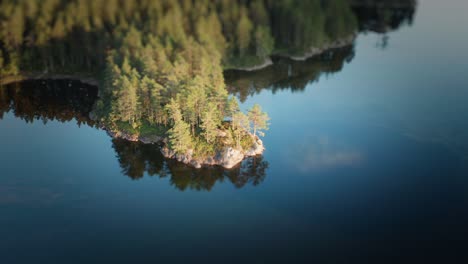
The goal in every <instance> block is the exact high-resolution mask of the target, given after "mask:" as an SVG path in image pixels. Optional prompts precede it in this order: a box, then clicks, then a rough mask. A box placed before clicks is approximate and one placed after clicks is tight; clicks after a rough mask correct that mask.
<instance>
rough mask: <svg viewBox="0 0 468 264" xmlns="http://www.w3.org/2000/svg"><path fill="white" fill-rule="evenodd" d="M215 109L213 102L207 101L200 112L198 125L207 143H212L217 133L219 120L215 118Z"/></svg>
mask: <svg viewBox="0 0 468 264" xmlns="http://www.w3.org/2000/svg"><path fill="white" fill-rule="evenodd" d="M216 110H217V109H216V105H215V104H214V103H208V104H207V105H206V107H205V109H204V111H203V113H202V118H201V120H202V123H201V125H200V127H201V128H202V129H203V136H204V137H205V140H206V142H208V143H213V142H214V140H215V139H216V136H217V134H218V124H219V120H218V119H217V115H216Z"/></svg>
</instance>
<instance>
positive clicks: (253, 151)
mask: <svg viewBox="0 0 468 264" xmlns="http://www.w3.org/2000/svg"><path fill="white" fill-rule="evenodd" d="M263 151H265V147H264V146H263V141H262V140H260V139H259V138H258V137H256V139H255V141H254V143H253V145H252V147H251V148H250V149H249V150H247V151H246V152H245V156H247V157H251V156H257V155H261V154H263Z"/></svg>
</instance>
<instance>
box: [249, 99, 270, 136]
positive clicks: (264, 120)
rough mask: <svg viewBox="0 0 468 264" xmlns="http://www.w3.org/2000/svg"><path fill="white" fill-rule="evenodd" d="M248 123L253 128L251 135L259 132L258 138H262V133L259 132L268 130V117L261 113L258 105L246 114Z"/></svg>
mask: <svg viewBox="0 0 468 264" xmlns="http://www.w3.org/2000/svg"><path fill="white" fill-rule="evenodd" d="M248 118H249V122H250V123H251V124H252V128H253V135H254V136H256V135H257V131H258V132H259V133H258V134H259V136H263V132H261V130H268V126H269V124H268V120H270V118H269V117H268V115H267V113H265V112H262V108H261V107H260V105H258V104H255V105H254V106H253V107H252V108H251V109H250V110H249V112H248Z"/></svg>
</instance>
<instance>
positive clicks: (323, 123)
mask: <svg viewBox="0 0 468 264" xmlns="http://www.w3.org/2000/svg"><path fill="white" fill-rule="evenodd" d="M467 9H468V5H467V4H466V3H465V2H464V1H456V0H452V1H447V2H445V1H443V2H442V1H436V0H427V1H420V2H419V5H418V9H417V13H416V14H415V16H414V18H413V23H412V24H411V25H407V24H404V25H401V26H400V27H399V28H398V29H395V30H393V31H390V32H387V33H385V34H381V33H380V34H377V33H373V32H368V33H361V34H360V35H359V36H358V38H357V40H356V43H355V45H354V47H351V48H345V49H342V50H337V51H333V52H329V53H327V54H325V55H323V56H321V57H320V58H315V59H312V60H309V61H307V62H291V61H287V60H284V59H276V62H277V64H276V65H275V66H273V67H271V68H268V69H265V70H262V71H259V72H256V73H240V72H228V73H226V79H227V80H228V82H229V86H230V89H231V91H232V92H233V93H235V94H236V95H238V96H239V98H241V100H242V101H243V104H242V107H243V108H247V107H250V106H251V105H253V104H254V103H259V104H261V105H262V106H263V108H264V109H265V110H266V111H267V112H268V113H269V115H270V117H271V128H270V130H269V131H268V132H267V135H266V137H265V139H264V143H265V145H266V146H267V151H266V152H265V155H264V157H263V158H257V159H250V160H247V161H245V162H244V163H243V165H242V167H241V168H238V169H236V170H234V171H226V170H223V169H221V168H215V169H204V170H202V171H198V170H194V169H190V168H187V167H185V166H182V165H180V164H177V163H175V162H173V161H166V160H164V159H163V158H162V156H161V155H160V154H159V152H158V151H157V148H155V147H154V146H145V145H142V144H139V143H129V142H126V141H122V140H113V139H111V138H110V137H109V136H108V135H107V134H106V133H105V132H104V131H102V130H99V129H98V128H95V127H94V124H93V122H92V121H90V120H89V119H88V118H87V113H88V112H89V110H90V109H91V107H92V103H93V102H94V99H95V97H96V96H97V91H96V90H95V89H94V88H93V87H89V86H86V85H83V84H81V83H78V82H74V81H55V82H50V81H49V82H25V83H22V84H16V85H9V86H8V87H3V89H2V90H0V93H3V94H2V96H1V98H3V99H5V98H8V102H9V103H8V104H7V107H5V104H3V105H2V107H3V108H0V111H1V112H3V111H4V113H3V118H2V119H1V120H0V237H1V239H0V262H1V263H33V262H36V263H108V262H117V261H131V262H134V263H138V262H140V261H145V262H146V261H151V262H153V263H154V262H156V261H160V262H161V263H165V262H169V261H171V262H178V261H185V260H186V261H191V262H195V261H201V260H203V261H208V262H218V263H228V262H236V263H238V262H254V263H263V262H267V263H268V262H274V261H283V262H286V261H287V262H288V263H289V262H290V263H297V262H306V263H312V261H314V260H316V261H318V262H317V263H328V262H332V263H335V262H344V263H349V262H354V261H358V260H359V261H365V260H369V259H373V260H374V261H377V262H382V261H384V260H388V261H401V260H406V261H409V260H415V259H416V258H417V259H419V257H423V256H426V257H427V256H429V255H439V256H442V255H444V256H451V257H452V258H456V257H458V256H459V254H461V253H463V250H462V249H463V245H464V242H466V240H467V239H466V234H467V232H468V226H467V224H466V223H468V116H467V114H468V104H467V103H466V102H467V99H468V81H467V76H466V73H467V72H468V53H467V52H464V49H465V48H466V47H468V27H464V26H461V25H466V24H467V23H468V20H467V18H466V15H465V14H464V13H465V12H466V10H467ZM441 13H444V15H441ZM83 98H87V99H83ZM7 109H9V110H7ZM446 260H447V259H446Z"/></svg>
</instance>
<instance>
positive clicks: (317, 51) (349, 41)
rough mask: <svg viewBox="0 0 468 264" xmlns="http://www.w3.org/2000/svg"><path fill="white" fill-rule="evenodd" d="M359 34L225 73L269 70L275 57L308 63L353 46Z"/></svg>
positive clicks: (231, 69)
mask: <svg viewBox="0 0 468 264" xmlns="http://www.w3.org/2000/svg"><path fill="white" fill-rule="evenodd" d="M357 36H358V34H357V33H353V34H351V35H349V36H347V37H345V38H342V39H339V40H335V41H333V42H330V43H328V44H325V45H323V46H322V47H320V48H318V47H310V48H309V49H308V50H307V51H306V52H305V53H304V54H303V55H292V54H289V53H282V52H278V53H273V54H271V55H270V56H268V57H267V58H265V60H264V62H263V63H261V64H258V65H254V66H250V67H231V68H226V69H224V71H245V72H254V71H258V70H262V69H265V68H268V67H269V66H271V65H273V64H275V63H274V62H273V60H272V58H273V57H280V58H286V59H290V60H293V61H306V60H308V59H311V58H313V57H316V56H319V55H321V54H323V53H325V52H327V51H330V50H334V49H341V48H344V47H347V46H351V45H353V43H354V41H355V40H356V38H357Z"/></svg>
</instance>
